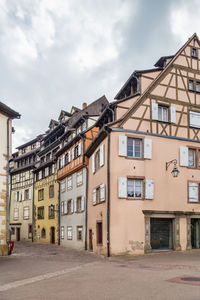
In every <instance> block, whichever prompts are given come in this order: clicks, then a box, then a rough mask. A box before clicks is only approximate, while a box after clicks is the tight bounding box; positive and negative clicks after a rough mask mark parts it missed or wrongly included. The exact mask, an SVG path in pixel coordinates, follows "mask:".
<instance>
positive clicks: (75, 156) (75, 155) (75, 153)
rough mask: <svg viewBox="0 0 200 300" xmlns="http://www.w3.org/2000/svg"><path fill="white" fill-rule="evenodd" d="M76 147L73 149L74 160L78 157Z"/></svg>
mask: <svg viewBox="0 0 200 300" xmlns="http://www.w3.org/2000/svg"><path fill="white" fill-rule="evenodd" d="M78 156H79V155H78V145H77V146H76V147H74V159H76V158H77V157H78Z"/></svg>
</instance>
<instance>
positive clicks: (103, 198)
mask: <svg viewBox="0 0 200 300" xmlns="http://www.w3.org/2000/svg"><path fill="white" fill-rule="evenodd" d="M104 200H105V184H101V185H100V201H104Z"/></svg>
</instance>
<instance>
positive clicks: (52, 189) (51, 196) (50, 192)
mask: <svg viewBox="0 0 200 300" xmlns="http://www.w3.org/2000/svg"><path fill="white" fill-rule="evenodd" d="M53 197H54V185H50V187H49V198H53Z"/></svg>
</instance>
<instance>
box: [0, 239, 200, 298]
mask: <svg viewBox="0 0 200 300" xmlns="http://www.w3.org/2000/svg"><path fill="white" fill-rule="evenodd" d="M191 277H195V278H193V279H191ZM0 299H1V300H10V299H20V300H22V299H59V300H60V299H138V300H142V299H145V300H146V299H159V300H162V299H170V300H171V299H172V300H173V299H174V300H175V299H176V300H178V299H184V300H185V299H188V300H199V299H200V250H192V251H189V252H185V253H181V252H163V253H154V254H149V255H146V256H137V257H112V258H109V259H108V258H104V257H99V256H96V255H95V254H93V253H89V252H85V251H75V250H72V249H69V248H68V249H67V248H64V247H59V246H56V245H42V244H32V243H16V245H15V250H14V253H13V255H12V256H10V257H0Z"/></svg>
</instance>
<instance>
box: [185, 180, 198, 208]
mask: <svg viewBox="0 0 200 300" xmlns="http://www.w3.org/2000/svg"><path fill="white" fill-rule="evenodd" d="M190 182H191V183H197V184H198V201H190V198H189V183H190ZM187 203H189V204H199V203H200V181H197V180H188V181H187Z"/></svg>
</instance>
